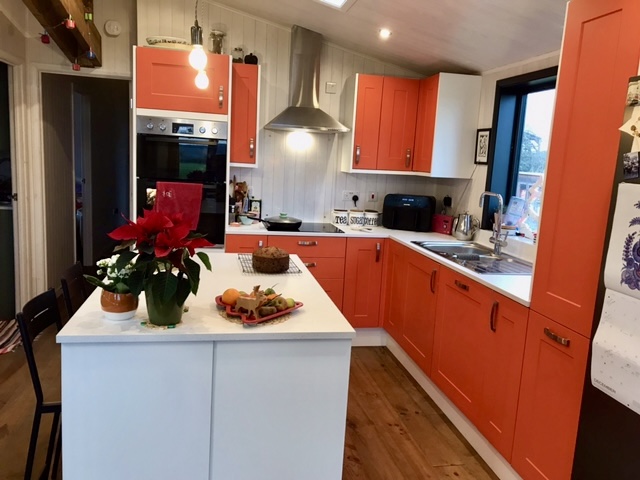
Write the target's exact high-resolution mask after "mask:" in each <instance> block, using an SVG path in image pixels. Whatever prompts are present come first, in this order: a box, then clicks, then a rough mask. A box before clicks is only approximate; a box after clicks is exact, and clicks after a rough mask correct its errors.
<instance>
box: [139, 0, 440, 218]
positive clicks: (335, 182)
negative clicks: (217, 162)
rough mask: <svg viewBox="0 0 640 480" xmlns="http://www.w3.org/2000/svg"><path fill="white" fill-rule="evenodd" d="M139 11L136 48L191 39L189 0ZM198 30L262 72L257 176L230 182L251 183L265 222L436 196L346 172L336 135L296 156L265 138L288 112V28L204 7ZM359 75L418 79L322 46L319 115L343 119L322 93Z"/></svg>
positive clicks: (143, 4)
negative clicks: (355, 198) (398, 197)
mask: <svg viewBox="0 0 640 480" xmlns="http://www.w3.org/2000/svg"><path fill="white" fill-rule="evenodd" d="M137 5H138V44H139V45H146V40H145V39H146V37H148V36H153V35H167V36H174V37H183V38H187V39H188V38H189V29H190V27H191V25H192V24H193V14H194V10H193V7H194V2H192V1H191V0H188V1H181V0H173V1H171V2H167V1H161V2H158V1H157V0H138V4H137ZM198 23H199V24H200V25H202V27H203V30H204V34H205V37H208V34H209V32H210V31H211V29H213V28H216V29H221V30H223V31H224V32H225V33H226V34H227V35H226V37H225V42H224V48H225V53H229V52H230V51H231V50H233V48H234V47H238V46H242V47H243V49H244V52H245V54H247V53H249V52H252V53H254V54H255V55H257V57H258V61H259V63H260V65H261V66H262V74H261V79H260V81H261V84H260V90H261V100H260V117H259V125H260V132H259V135H260V137H259V141H258V145H259V146H258V152H257V154H258V168H252V169H249V168H232V169H231V175H235V176H236V179H237V180H238V181H246V182H247V183H248V184H249V187H250V194H251V195H253V196H255V197H256V198H260V199H262V202H263V203H262V209H263V210H262V211H263V213H264V214H267V215H274V214H277V213H279V212H287V213H288V214H289V215H292V216H295V217H298V218H302V219H304V220H305V221H324V220H328V219H329V218H330V213H331V210H332V209H333V208H349V207H353V203H351V202H344V201H343V200H342V192H343V190H351V191H359V192H360V196H361V198H362V200H361V201H359V202H358V207H359V208H370V209H376V210H379V211H381V210H382V201H383V199H384V195H385V194H387V193H412V194H422V195H433V194H435V190H436V183H435V181H434V180H432V179H429V178H421V177H411V176H394V175H368V174H348V173H343V172H341V171H340V167H339V163H340V158H339V156H338V137H337V136H335V135H320V134H314V135H312V137H313V140H314V144H313V146H312V147H311V148H309V149H307V150H306V151H304V152H295V151H293V150H292V149H291V148H289V147H288V146H287V144H286V139H287V135H288V134H287V133H281V132H273V131H267V130H264V128H263V127H264V125H265V124H266V123H267V122H268V121H270V120H271V119H272V118H273V117H275V116H276V115H277V114H279V113H280V112H281V111H282V110H284V109H285V107H286V106H287V104H288V92H289V49H290V36H291V32H290V30H289V29H288V28H284V27H282V26H279V25H275V24H273V23H270V22H267V21H264V20H261V19H258V18H255V17H252V16H250V15H245V14H243V13H241V12H238V11H234V10H232V9H229V8H226V7H222V6H220V5H217V4H215V3H213V2H207V1H201V2H200V8H199V11H198ZM354 73H369V74H384V75H398V76H407V77H416V76H417V75H416V74H415V73H413V72H410V71H408V70H405V69H402V68H399V67H396V66H393V65H389V64H385V63H382V62H379V61H377V60H374V59H372V58H369V57H365V56H362V55H358V54H356V53H353V52H351V51H348V50H345V49H343V48H340V47H338V46H335V45H332V44H326V43H325V44H324V45H323V49H322V57H321V66H320V107H321V108H322V109H323V110H324V111H326V112H327V113H329V114H330V115H332V116H334V117H335V118H340V93H338V94H327V93H325V88H324V87H325V83H326V82H335V83H336V84H337V85H338V92H341V91H342V86H343V85H344V82H345V80H346V79H347V78H348V77H349V76H351V75H353V74H354ZM369 192H376V194H377V195H378V200H377V201H376V202H365V201H364V198H365V197H366V196H367V194H368V193H369Z"/></svg>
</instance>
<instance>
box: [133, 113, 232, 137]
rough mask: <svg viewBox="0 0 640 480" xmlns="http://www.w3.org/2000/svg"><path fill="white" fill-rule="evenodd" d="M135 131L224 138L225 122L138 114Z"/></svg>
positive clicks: (225, 132) (145, 133)
mask: <svg viewBox="0 0 640 480" xmlns="http://www.w3.org/2000/svg"><path fill="white" fill-rule="evenodd" d="M136 133H138V134H142V135H164V136H171V137H187V138H212V139H226V138H227V122H214V121H210V120H190V119H189V120H186V119H180V118H162V117H144V116H138V117H137V118H136Z"/></svg>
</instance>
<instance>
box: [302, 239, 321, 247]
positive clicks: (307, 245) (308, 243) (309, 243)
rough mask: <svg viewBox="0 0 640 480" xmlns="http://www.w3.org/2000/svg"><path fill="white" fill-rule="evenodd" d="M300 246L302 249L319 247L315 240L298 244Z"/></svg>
mask: <svg viewBox="0 0 640 480" xmlns="http://www.w3.org/2000/svg"><path fill="white" fill-rule="evenodd" d="M298 245H300V246H301V247H315V246H316V245H318V242H316V241H315V240H314V241H312V242H298Z"/></svg>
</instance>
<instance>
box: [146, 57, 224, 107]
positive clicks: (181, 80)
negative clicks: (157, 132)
mask: <svg viewBox="0 0 640 480" xmlns="http://www.w3.org/2000/svg"><path fill="white" fill-rule="evenodd" d="M230 58H231V57H229V56H228V55H213V54H208V61H207V67H206V72H207V76H208V77H209V86H208V87H207V88H206V89H204V90H201V89H199V88H198V87H196V85H195V78H196V74H197V72H196V71H195V70H194V69H193V68H192V67H191V65H189V52H188V51H183V50H168V49H163V48H153V47H138V48H136V107H137V108H150V109H156V110H176V111H182V112H201V113H217V114H222V115H226V114H227V113H228V92H229V64H230Z"/></svg>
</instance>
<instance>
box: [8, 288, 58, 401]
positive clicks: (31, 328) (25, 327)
mask: <svg viewBox="0 0 640 480" xmlns="http://www.w3.org/2000/svg"><path fill="white" fill-rule="evenodd" d="M16 321H17V322H18V327H19V328H20V335H21V337H22V344H23V346H24V353H25V354H26V356H27V363H28V365H29V373H30V374H31V381H32V382H33V388H34V390H35V392H36V398H37V400H38V402H40V403H42V401H43V399H44V396H43V394H42V386H41V384H40V377H39V376H38V367H37V366H36V358H35V355H34V353H33V340H34V339H35V338H36V337H37V336H38V335H40V334H41V333H42V332H43V331H44V330H45V329H46V328H48V327H50V326H51V325H54V324H55V325H56V328H57V330H58V331H60V329H61V328H62V319H61V318H60V311H59V310H58V299H57V297H56V291H55V290H54V289H53V288H50V289H49V290H47V291H46V292H44V293H41V294H40V295H37V296H35V297H34V298H32V299H31V300H29V301H28V302H27V303H25V304H24V307H23V308H22V311H21V312H19V313H18V314H17V315H16Z"/></svg>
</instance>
